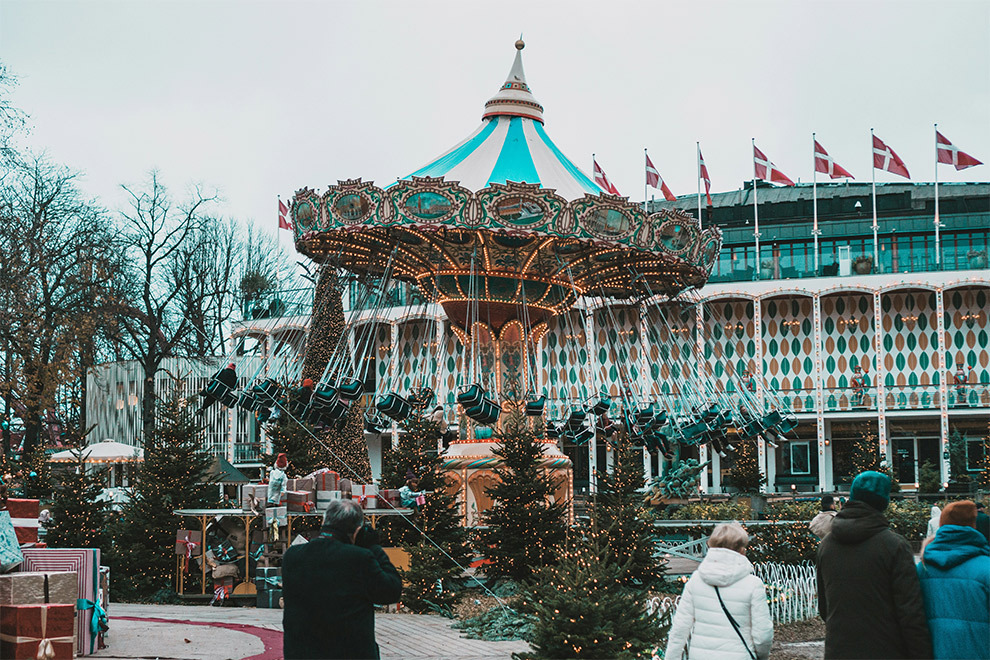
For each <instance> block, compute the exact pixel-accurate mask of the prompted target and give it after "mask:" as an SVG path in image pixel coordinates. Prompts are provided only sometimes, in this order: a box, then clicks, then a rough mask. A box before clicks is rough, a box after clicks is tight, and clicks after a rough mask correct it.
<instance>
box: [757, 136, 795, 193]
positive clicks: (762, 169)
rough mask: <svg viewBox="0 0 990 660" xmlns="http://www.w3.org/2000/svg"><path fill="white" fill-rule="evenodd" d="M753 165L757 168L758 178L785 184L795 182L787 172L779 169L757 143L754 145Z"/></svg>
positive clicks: (790, 184) (789, 184) (791, 184)
mask: <svg viewBox="0 0 990 660" xmlns="http://www.w3.org/2000/svg"><path fill="white" fill-rule="evenodd" d="M753 166H754V168H755V169H756V178H757V179H763V180H764V181H771V182H773V183H782V184H784V185H785V186H793V185H794V182H793V181H791V180H790V178H789V177H788V176H787V175H786V174H784V173H783V172H781V171H780V170H779V169H777V166H776V165H774V164H773V163H772V162H770V159H769V158H767V157H766V155H764V153H763V152H762V151H760V150H759V149H758V148H757V147H756V145H755V144H754V145H753Z"/></svg>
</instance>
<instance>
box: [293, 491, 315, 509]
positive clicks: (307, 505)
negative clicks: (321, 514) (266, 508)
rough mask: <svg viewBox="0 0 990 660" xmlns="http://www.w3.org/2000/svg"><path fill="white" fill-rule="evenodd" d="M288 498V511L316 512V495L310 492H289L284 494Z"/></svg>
mask: <svg viewBox="0 0 990 660" xmlns="http://www.w3.org/2000/svg"><path fill="white" fill-rule="evenodd" d="M285 494H286V495H287V496H288V500H289V503H288V507H287V508H288V510H289V511H295V512H297V513H312V512H313V511H315V510H316V493H315V492H313V491H311V490H306V491H303V490H289V491H286V493H285Z"/></svg>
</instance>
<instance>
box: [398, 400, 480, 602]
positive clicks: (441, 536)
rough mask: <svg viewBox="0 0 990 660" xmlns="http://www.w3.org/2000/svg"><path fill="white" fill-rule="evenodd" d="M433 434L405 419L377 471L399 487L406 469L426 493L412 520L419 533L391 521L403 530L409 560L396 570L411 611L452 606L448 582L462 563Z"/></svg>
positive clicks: (460, 538)
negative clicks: (396, 440) (394, 445)
mask: <svg viewBox="0 0 990 660" xmlns="http://www.w3.org/2000/svg"><path fill="white" fill-rule="evenodd" d="M439 433H440V429H439V425H438V424H436V423H434V422H431V421H429V419H427V418H424V417H421V416H419V415H414V416H413V417H410V418H409V420H408V421H407V422H406V427H405V433H403V434H402V436H401V437H400V439H399V445H398V447H397V448H396V450H395V451H394V452H391V460H390V461H389V463H388V464H387V465H385V466H383V469H382V472H383V475H382V483H383V484H386V485H387V487H389V488H398V487H400V486H401V485H403V484H404V483H405V481H406V473H407V472H412V473H413V474H415V475H416V476H417V477H419V479H420V482H419V489H420V490H424V491H428V494H427V495H426V503H425V504H423V505H422V506H420V507H419V508H418V509H417V510H416V512H415V513H414V514H413V518H412V522H413V524H414V525H415V526H416V527H417V528H419V530H421V532H422V533H420V532H419V531H417V530H416V529H415V528H413V527H411V526H410V525H409V524H408V523H406V521H404V520H397V519H394V518H393V519H392V520H393V521H394V523H395V524H396V525H402V527H403V528H404V530H405V533H403V534H402V538H403V540H404V543H403V546H404V548H405V550H406V551H407V552H408V553H409V555H410V564H409V570H408V571H401V573H402V580H403V583H404V584H405V586H404V587H403V590H402V603H403V605H405V606H406V607H408V608H409V609H410V610H412V611H413V612H427V611H430V610H431V609H448V608H450V607H452V606H453V605H454V604H455V603H456V602H457V600H458V594H457V592H456V591H454V590H453V589H452V585H451V581H452V580H453V579H455V578H457V577H459V576H460V574H461V570H462V569H461V567H463V566H466V565H467V563H468V548H467V530H466V529H465V528H464V527H463V526H461V519H462V517H463V516H461V515H460V513H459V512H458V507H457V498H456V496H454V495H451V494H448V493H447V491H446V486H447V484H446V477H445V475H444V473H443V470H442V466H443V460H442V459H441V458H440V456H439V454H438V453H437V437H438V435H439ZM431 541H432V542H431ZM437 546H439V547H437Z"/></svg>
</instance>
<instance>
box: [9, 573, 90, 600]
mask: <svg viewBox="0 0 990 660" xmlns="http://www.w3.org/2000/svg"><path fill="white" fill-rule="evenodd" d="M77 598H79V576H78V575H76V574H75V573H68V572H53V571H32V572H29V573H8V574H7V575H0V605H3V606H7V605H44V604H46V603H47V604H56V605H75V604H76V599H77Z"/></svg>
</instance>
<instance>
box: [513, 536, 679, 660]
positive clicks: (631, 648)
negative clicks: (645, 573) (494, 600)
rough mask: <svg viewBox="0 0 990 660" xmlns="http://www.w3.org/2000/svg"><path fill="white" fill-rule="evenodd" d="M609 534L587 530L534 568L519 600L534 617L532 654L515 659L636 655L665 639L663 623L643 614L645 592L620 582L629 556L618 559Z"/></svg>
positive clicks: (645, 611) (529, 638) (625, 571)
mask: <svg viewBox="0 0 990 660" xmlns="http://www.w3.org/2000/svg"><path fill="white" fill-rule="evenodd" d="M613 534H614V532H613V531H612V530H609V529H601V530H598V529H591V530H587V533H586V534H585V535H584V536H583V537H582V538H579V539H577V541H575V543H574V545H573V546H572V547H571V548H569V549H568V550H567V552H565V553H564V554H563V556H562V557H561V558H560V561H559V562H558V563H557V565H556V566H547V567H543V568H540V569H539V570H537V571H536V573H535V574H534V576H533V577H534V579H533V580H532V582H531V584H532V587H531V591H530V593H529V594H528V595H527V596H525V597H524V600H523V603H522V609H523V611H524V612H526V613H527V614H529V616H530V617H531V618H532V621H533V627H532V631H531V633H530V635H529V636H528V637H527V641H528V642H529V643H530V645H531V646H532V648H533V652H532V653H525V654H519V655H518V656H515V657H517V658H531V659H533V660H536V659H542V658H639V657H643V655H644V654H648V653H649V651H650V650H652V649H653V648H655V647H656V645H657V644H659V643H660V641H661V639H663V638H664V637H666V633H667V630H666V627H665V626H661V625H659V623H660V622H659V621H658V620H657V619H656V617H655V616H652V615H650V614H648V613H647V604H646V594H645V593H644V592H642V591H640V590H637V589H630V588H628V587H627V586H625V585H624V584H623V580H624V576H626V575H628V574H629V572H630V571H631V569H632V566H631V564H632V562H633V559H632V557H628V558H626V560H625V561H621V560H619V559H617V558H616V556H615V555H614V554H613V552H612V550H611V547H610V538H611V537H612V536H613ZM647 657H648V656H647Z"/></svg>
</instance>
